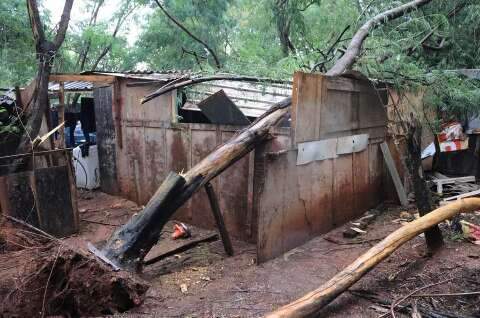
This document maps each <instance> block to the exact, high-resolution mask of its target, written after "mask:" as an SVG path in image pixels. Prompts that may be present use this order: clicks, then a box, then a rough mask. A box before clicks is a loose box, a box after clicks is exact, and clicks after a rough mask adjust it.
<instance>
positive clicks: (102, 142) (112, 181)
mask: <svg viewBox="0 0 480 318" xmlns="http://www.w3.org/2000/svg"><path fill="white" fill-rule="evenodd" d="M93 98H94V107H95V122H96V127H97V148H98V161H99V171H100V189H101V190H102V191H103V192H106V193H109V194H118V193H119V191H120V189H119V186H118V180H117V150H116V148H117V147H116V142H117V136H116V133H115V123H114V120H113V114H112V87H101V88H95V89H94V90H93ZM120 171H121V170H120Z"/></svg>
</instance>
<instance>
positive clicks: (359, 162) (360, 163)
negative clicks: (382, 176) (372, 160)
mask: <svg viewBox="0 0 480 318" xmlns="http://www.w3.org/2000/svg"><path fill="white" fill-rule="evenodd" d="M368 155H369V152H368V149H366V150H364V151H361V152H356V153H353V165H352V168H353V191H354V195H355V217H356V216H360V215H362V214H363V212H364V211H366V210H368V209H369V208H370V207H371V206H372V205H375V203H374V202H372V201H371V198H370V195H369V194H370V193H371V192H372V190H373V189H372V188H371V187H370V182H369V169H368V167H369V163H368V160H369V158H368ZM375 194H376V195H378V192H376V191H375Z"/></svg>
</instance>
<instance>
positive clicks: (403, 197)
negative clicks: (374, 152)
mask: <svg viewBox="0 0 480 318" xmlns="http://www.w3.org/2000/svg"><path fill="white" fill-rule="evenodd" d="M380 148H381V149H382V153H383V159H385V164H386V165H387V168H388V171H389V172H390V175H391V176H392V180H393V184H394V185H395V190H397V194H398V199H399V200H400V203H401V204H402V205H403V206H407V205H408V199H407V194H406V192H405V189H404V187H403V184H402V181H401V180H400V176H399V175H398V171H397V168H396V167H395V162H394V161H393V158H392V154H391V153H390V149H388V145H387V143H386V142H382V143H381V144H380Z"/></svg>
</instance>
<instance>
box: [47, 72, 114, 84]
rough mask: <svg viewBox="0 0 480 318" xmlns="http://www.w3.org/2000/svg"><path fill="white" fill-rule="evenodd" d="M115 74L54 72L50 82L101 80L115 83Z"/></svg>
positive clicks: (101, 81) (100, 81)
mask: <svg viewBox="0 0 480 318" xmlns="http://www.w3.org/2000/svg"><path fill="white" fill-rule="evenodd" d="M114 79H115V76H110V75H82V74H52V75H50V82H75V81H83V82H99V83H113V81H114Z"/></svg>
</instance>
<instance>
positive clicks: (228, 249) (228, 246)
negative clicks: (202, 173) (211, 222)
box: [205, 182, 233, 256]
mask: <svg viewBox="0 0 480 318" xmlns="http://www.w3.org/2000/svg"><path fill="white" fill-rule="evenodd" d="M205 191H207V195H208V201H210V206H211V207H212V212H213V216H214V217H215V222H216V223H217V227H218V231H219V232H220V237H221V238H222V242H223V247H224V248H225V253H227V255H228V256H233V247H232V241H230V236H229V235H228V232H227V228H226V226H225V222H224V220H223V216H222V212H221V211H220V207H219V206H218V200H217V196H216V195H215V190H213V186H212V184H211V183H210V182H207V183H206V184H205Z"/></svg>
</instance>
